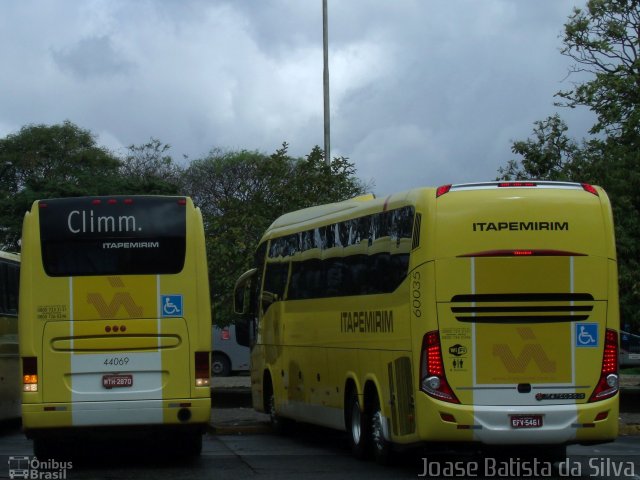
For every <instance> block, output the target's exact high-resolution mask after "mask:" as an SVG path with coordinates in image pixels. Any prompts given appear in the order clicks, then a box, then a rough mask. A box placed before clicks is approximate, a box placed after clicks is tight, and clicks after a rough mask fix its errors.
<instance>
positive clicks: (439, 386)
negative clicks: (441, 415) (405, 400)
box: [420, 330, 460, 403]
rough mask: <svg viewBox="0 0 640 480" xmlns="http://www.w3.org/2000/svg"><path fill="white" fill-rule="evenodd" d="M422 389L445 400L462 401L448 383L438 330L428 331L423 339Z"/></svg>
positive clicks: (421, 362)
mask: <svg viewBox="0 0 640 480" xmlns="http://www.w3.org/2000/svg"><path fill="white" fill-rule="evenodd" d="M420 390H422V391H423V392H424V393H426V394H427V395H429V396H431V397H434V398H437V399H438V400H442V401H444V402H450V403H460V401H459V400H458V398H457V397H456V395H455V393H453V390H451V387H450V386H449V384H448V383H447V377H446V375H445V373H444V364H443V363H442V349H441V347H440V336H439V334H438V331H437V330H434V331H432V332H428V333H427V334H426V335H425V336H424V338H423V340H422V355H421V359H420Z"/></svg>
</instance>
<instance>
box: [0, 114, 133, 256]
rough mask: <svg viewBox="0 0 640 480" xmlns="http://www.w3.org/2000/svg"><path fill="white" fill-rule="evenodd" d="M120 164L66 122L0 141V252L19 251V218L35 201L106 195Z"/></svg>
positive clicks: (36, 127) (32, 128)
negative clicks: (6, 250) (0, 250)
mask: <svg viewBox="0 0 640 480" xmlns="http://www.w3.org/2000/svg"><path fill="white" fill-rule="evenodd" d="M119 167H120V161H119V159H118V158H116V157H115V156H114V155H112V154H111V153H110V152H109V151H108V150H106V149H105V148H102V147H99V146H98V145H97V144H96V140H95V137H94V136H93V135H92V134H91V132H89V131H88V130H84V129H82V128H80V127H78V126H77V125H74V124H73V123H71V122H69V121H65V122H64V123H63V124H61V125H52V126H47V125H27V126H24V127H22V128H21V129H20V131H19V132H18V133H15V134H11V135H8V136H7V137H5V138H3V139H0V246H2V247H4V248H7V249H11V250H18V248H19V246H18V240H19V239H20V235H21V229H22V217H23V216H24V212H25V211H27V210H28V209H29V208H30V207H31V203H32V202H33V201H34V200H36V199H39V198H52V197H64V196H78V195H99V194H107V193H111V192H112V189H113V182H114V179H115V178H117V172H118V168H119Z"/></svg>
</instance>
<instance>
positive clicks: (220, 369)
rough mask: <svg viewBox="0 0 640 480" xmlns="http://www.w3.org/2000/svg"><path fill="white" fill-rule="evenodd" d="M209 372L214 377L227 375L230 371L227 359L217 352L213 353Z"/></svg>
mask: <svg viewBox="0 0 640 480" xmlns="http://www.w3.org/2000/svg"><path fill="white" fill-rule="evenodd" d="M211 373H212V374H213V375H214V376H216V377H228V376H229V374H230V373H231V365H230V364H229V359H228V358H227V357H225V356H224V355H220V354H219V353H214V354H213V358H212V360H211Z"/></svg>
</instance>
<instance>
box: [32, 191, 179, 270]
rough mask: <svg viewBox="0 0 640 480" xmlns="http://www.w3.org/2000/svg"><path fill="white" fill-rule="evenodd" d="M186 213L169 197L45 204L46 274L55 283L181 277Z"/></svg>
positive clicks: (42, 220) (42, 225)
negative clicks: (58, 280) (87, 277)
mask: <svg viewBox="0 0 640 480" xmlns="http://www.w3.org/2000/svg"><path fill="white" fill-rule="evenodd" d="M185 231H186V230H185V209H184V207H181V206H180V205H179V204H178V202H177V201H176V199H175V198H170V197H135V198H131V197H117V196H116V197H110V198H109V199H108V200H107V199H105V200H99V199H92V198H89V197H85V198H61V199H54V200H44V201H42V202H40V232H41V237H40V238H41V248H42V260H43V266H44V270H45V272H46V273H47V275H49V276H52V277H65V276H83V275H114V274H118V275H146V274H170V273H179V272H180V271H182V268H183V265H184V256H185Z"/></svg>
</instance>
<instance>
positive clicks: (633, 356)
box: [620, 331, 640, 368]
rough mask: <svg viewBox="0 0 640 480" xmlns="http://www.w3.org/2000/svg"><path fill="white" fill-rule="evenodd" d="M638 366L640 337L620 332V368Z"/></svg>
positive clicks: (639, 362)
mask: <svg viewBox="0 0 640 480" xmlns="http://www.w3.org/2000/svg"><path fill="white" fill-rule="evenodd" d="M638 366H640V335H634V334H633V333H629V332H625V331H620V367H622V368H624V367H638Z"/></svg>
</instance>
